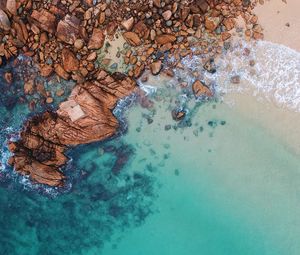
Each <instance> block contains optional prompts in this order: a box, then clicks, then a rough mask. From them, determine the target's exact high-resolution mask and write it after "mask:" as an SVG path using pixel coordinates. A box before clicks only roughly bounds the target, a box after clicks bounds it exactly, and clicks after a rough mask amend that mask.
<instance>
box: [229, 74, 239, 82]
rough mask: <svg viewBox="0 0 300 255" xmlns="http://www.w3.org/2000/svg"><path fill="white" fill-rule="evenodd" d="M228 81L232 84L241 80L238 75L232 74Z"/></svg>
mask: <svg viewBox="0 0 300 255" xmlns="http://www.w3.org/2000/svg"><path fill="white" fill-rule="evenodd" d="M230 82H231V83H233V84H239V83H240V82H241V77H240V76H239V75H234V76H232V77H231V78H230Z"/></svg>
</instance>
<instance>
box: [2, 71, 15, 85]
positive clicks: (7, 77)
mask: <svg viewBox="0 0 300 255" xmlns="http://www.w3.org/2000/svg"><path fill="white" fill-rule="evenodd" d="M4 79H5V81H6V82H7V83H8V84H12V82H13V74H12V73H11V72H5V73H4Z"/></svg>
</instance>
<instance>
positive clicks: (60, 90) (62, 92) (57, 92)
mask: <svg viewBox="0 0 300 255" xmlns="http://www.w3.org/2000/svg"><path fill="white" fill-rule="evenodd" d="M55 94H56V96H58V97H61V96H63V95H64V94H65V91H64V90H63V89H59V90H57V91H56V93H55Z"/></svg>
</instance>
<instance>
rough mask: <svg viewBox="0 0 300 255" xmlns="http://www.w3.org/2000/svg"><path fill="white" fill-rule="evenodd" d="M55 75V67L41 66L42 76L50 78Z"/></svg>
mask: <svg viewBox="0 0 300 255" xmlns="http://www.w3.org/2000/svg"><path fill="white" fill-rule="evenodd" d="M52 73H53V67H52V66H50V65H40V74H41V76H43V77H49V76H50V75H51V74H52Z"/></svg>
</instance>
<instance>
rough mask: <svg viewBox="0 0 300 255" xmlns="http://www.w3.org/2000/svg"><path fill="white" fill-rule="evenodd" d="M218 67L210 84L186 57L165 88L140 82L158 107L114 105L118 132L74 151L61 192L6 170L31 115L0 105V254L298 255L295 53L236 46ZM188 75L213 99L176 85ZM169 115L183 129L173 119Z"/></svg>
mask: <svg viewBox="0 0 300 255" xmlns="http://www.w3.org/2000/svg"><path fill="white" fill-rule="evenodd" d="M245 48H250V49H251V53H250V54H249V56H245V55H243V53H244V51H245ZM252 59H253V60H255V65H254V66H252V67H249V60H252ZM170 61H172V60H170ZM216 64H217V72H216V74H207V73H205V72H203V71H202V70H201V66H200V64H199V59H197V58H192V59H188V58H187V59H186V60H185V66H186V69H185V70H181V71H180V70H179V71H176V72H175V76H174V77H173V78H172V79H169V78H166V77H163V76H159V77H150V79H149V80H148V81H147V82H144V83H142V82H141V81H139V85H140V86H141V88H143V89H144V90H145V91H146V92H147V93H148V96H149V98H150V99H151V100H152V101H153V102H154V106H153V108H149V109H147V108H143V107H141V105H139V104H138V103H137V102H136V101H135V100H134V99H133V98H129V99H127V100H125V101H123V103H120V105H119V108H118V109H116V111H115V113H116V114H117V115H118V116H119V117H120V120H121V122H122V123H123V124H122V126H123V129H122V130H121V132H120V134H118V136H116V137H115V138H113V139H110V140H109V141H104V142H99V143H94V144H90V145H82V146H79V147H77V148H75V149H71V150H70V151H69V152H68V155H69V157H70V158H71V159H72V160H70V162H69V164H68V166H67V169H66V170H65V171H66V173H67V176H68V177H69V181H68V183H67V185H66V187H65V188H63V189H50V188H46V187H43V186H39V185H33V184H30V182H29V181H28V180H26V179H25V178H21V177H19V176H18V175H16V174H13V173H12V171H11V169H9V168H8V167H7V166H5V165H4V161H5V160H4V159H5V158H7V156H8V155H7V151H6V149H5V140H6V139H7V136H8V134H10V133H11V132H13V131H17V130H18V129H19V128H20V126H21V125H22V123H23V121H24V120H25V119H26V117H27V116H28V111H27V110H25V109H26V107H25V106H24V105H23V106H22V105H21V106H20V105H19V104H16V106H15V107H13V108H12V110H10V111H8V110H7V109H6V108H5V107H3V106H2V107H1V106H0V109H1V111H2V113H1V117H0V118H1V120H2V126H3V127H5V128H3V129H1V139H2V140H1V142H2V143H3V145H4V146H2V170H1V171H0V174H1V175H0V226H1V228H0V248H1V249H0V254H1V255H2V254H13V255H14V254H16V255H23V254H24V255H35V254H49V255H60V254H76V255H77V254H84V255H85V254H88V255H89V254H93V255H94V254H97V255H101V254H105V255H121V254H122V255H135V254H136V255H150V254H151V255H152V254H157V255H169V254H170V255H171V254H172V255H194V254H205V255H206V254H209V255H227V254H230V255H232V254H245V255H246V254H249V255H257V254H262V255H277V254H278V255H294V254H295V255H298V254H299V252H300V219H299V217H298V216H299V213H300V203H299V196H300V158H299V155H300V154H299V153H300V148H299V141H300V139H299V137H300V131H299V123H300V115H299V111H300V108H299V107H300V101H299V100H300V97H299V96H298V95H299V93H300V80H299V79H300V78H299V77H300V57H299V53H297V52H294V51H293V50H291V49H288V48H285V47H284V46H281V45H276V44H272V43H268V42H260V43H258V44H257V45H252V44H251V45H250V44H249V43H244V42H239V43H238V44H237V45H236V46H235V47H232V50H230V51H228V52H225V53H224V54H223V55H222V56H221V57H220V59H219V60H218V61H216ZM195 72H198V73H199V74H200V73H201V78H202V79H203V80H205V82H206V83H210V84H212V85H213V86H214V88H215V91H216V97H215V98H214V99H211V100H209V101H205V102H203V101H197V100H195V98H194V97H193V95H192V94H191V93H190V91H187V90H186V88H184V87H180V86H178V82H182V81H187V82H189V83H191V82H192V81H193V80H194V79H195V77H194V76H193V75H191V73H195ZM232 75H239V76H240V79H241V81H240V84H232V83H231V82H230V77H231V76H232ZM124 105H127V106H126V107H124ZM121 108H122V110H121ZM123 108H126V110H124V109H123ZM174 108H180V109H184V110H185V111H186V114H187V117H186V119H185V121H183V122H176V121H174V120H173V119H172V115H171V111H172V110H173V109H174ZM11 111H15V113H14V114H13V115H11ZM12 116H13V117H12ZM4 117H5V118H6V119H5V120H4Z"/></svg>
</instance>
